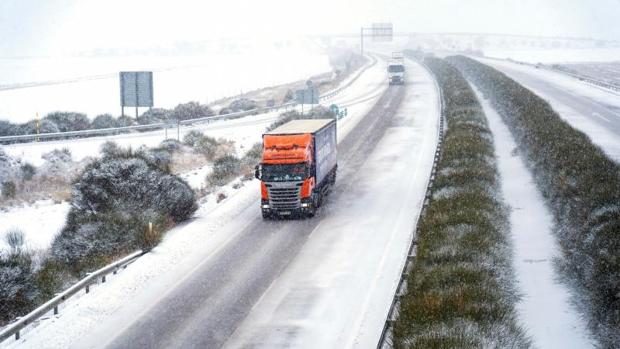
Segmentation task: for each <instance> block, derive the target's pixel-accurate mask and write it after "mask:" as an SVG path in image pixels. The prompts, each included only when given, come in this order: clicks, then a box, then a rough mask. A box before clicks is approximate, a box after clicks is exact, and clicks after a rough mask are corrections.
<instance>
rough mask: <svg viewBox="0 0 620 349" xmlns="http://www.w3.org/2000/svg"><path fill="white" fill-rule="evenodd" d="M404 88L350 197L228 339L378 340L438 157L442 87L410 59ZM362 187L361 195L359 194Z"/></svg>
mask: <svg viewBox="0 0 620 349" xmlns="http://www.w3.org/2000/svg"><path fill="white" fill-rule="evenodd" d="M408 75H409V81H410V85H408V86H407V89H408V90H407V93H406V97H405V100H404V101H403V104H402V105H401V107H400V109H399V112H398V113H397V115H396V116H395V120H394V121H393V123H392V125H391V127H389V128H388V130H387V131H386V134H385V135H384V136H383V138H382V139H381V141H380V142H379V144H378V145H377V147H376V148H375V150H374V151H373V152H372V153H371V154H369V155H368V158H367V160H366V162H365V163H364V165H363V166H362V168H363V169H364V171H363V172H362V173H359V174H358V175H357V178H356V179H355V186H356V188H357V189H358V190H352V191H351V192H350V195H343V197H342V201H343V202H339V205H338V207H337V208H335V209H334V213H333V214H329V215H328V216H327V217H326V218H324V220H323V221H321V223H320V224H319V226H318V227H317V228H316V229H315V230H314V231H313V232H312V235H311V237H310V239H309V241H308V242H307V243H306V245H305V246H304V249H303V250H302V251H301V252H300V254H299V255H298V256H297V257H296V259H295V260H294V261H293V262H292V264H291V265H290V266H289V267H288V268H287V269H286V270H285V272H284V273H283V274H282V275H281V276H280V277H279V278H278V279H277V280H276V281H275V282H274V283H273V284H272V285H271V287H270V288H269V290H268V291H267V293H266V294H264V295H263V297H262V299H261V300H260V301H259V303H258V304H256V305H255V306H254V308H253V310H252V312H251V313H250V314H249V315H248V317H247V318H246V320H245V321H244V322H243V323H242V324H241V326H240V327H239V328H238V329H237V330H236V332H235V333H234V334H233V336H232V337H231V339H230V341H229V343H227V345H226V347H230V348H241V347H243V348H246V347H251V348H290V347H294V348H372V347H375V346H376V345H377V341H378V338H379V335H380V333H381V330H382V328H383V324H384V322H385V319H386V317H387V312H388V310H389V306H390V304H391V301H392V297H393V295H394V292H395V289H396V287H397V284H398V280H399V277H400V271H401V270H402V266H403V264H404V262H405V258H406V255H407V250H408V247H409V242H410V241H411V238H412V233H413V231H414V229H413V227H414V226H415V224H416V218H417V212H419V210H420V209H421V205H422V202H423V200H424V193H425V190H426V183H427V181H428V176H429V173H430V170H431V167H432V164H433V155H434V149H435V145H436V141H437V128H438V121H439V119H438V115H439V107H438V94H437V90H436V88H435V85H434V82H433V80H432V77H431V76H430V75H429V73H428V72H426V71H425V70H424V69H423V68H422V67H421V66H419V65H417V64H410V65H409V74H408ZM360 193H363V194H361V195H360Z"/></svg>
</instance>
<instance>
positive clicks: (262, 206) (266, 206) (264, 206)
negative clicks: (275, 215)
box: [260, 205, 269, 208]
mask: <svg viewBox="0 0 620 349" xmlns="http://www.w3.org/2000/svg"><path fill="white" fill-rule="evenodd" d="M260 207H261V208H269V205H260Z"/></svg>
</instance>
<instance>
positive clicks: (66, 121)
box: [44, 112, 90, 132]
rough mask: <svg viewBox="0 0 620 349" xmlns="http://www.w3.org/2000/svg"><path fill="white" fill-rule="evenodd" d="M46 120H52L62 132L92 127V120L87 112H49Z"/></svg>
mask: <svg viewBox="0 0 620 349" xmlns="http://www.w3.org/2000/svg"><path fill="white" fill-rule="evenodd" d="M44 120H49V121H52V122H53V123H54V124H56V126H57V127H58V130H60V132H67V131H80V130H87V129H89V128H90V120H88V117H87V116H86V114H82V113H75V112H53V113H49V114H47V116H45V118H44Z"/></svg>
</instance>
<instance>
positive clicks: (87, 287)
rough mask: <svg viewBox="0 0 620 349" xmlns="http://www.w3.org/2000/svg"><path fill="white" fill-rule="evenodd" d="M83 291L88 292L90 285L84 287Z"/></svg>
mask: <svg viewBox="0 0 620 349" xmlns="http://www.w3.org/2000/svg"><path fill="white" fill-rule="evenodd" d="M85 290H86V293H88V292H90V285H86V288H85Z"/></svg>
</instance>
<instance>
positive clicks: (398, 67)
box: [387, 52, 405, 85]
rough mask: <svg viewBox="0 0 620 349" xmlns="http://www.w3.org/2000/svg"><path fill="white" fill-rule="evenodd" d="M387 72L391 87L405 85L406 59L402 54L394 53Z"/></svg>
mask: <svg viewBox="0 0 620 349" xmlns="http://www.w3.org/2000/svg"><path fill="white" fill-rule="evenodd" d="M387 70H388V79H389V82H390V85H404V84H405V57H404V55H403V53H402V52H392V59H390V60H389V61H388V69H387Z"/></svg>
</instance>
